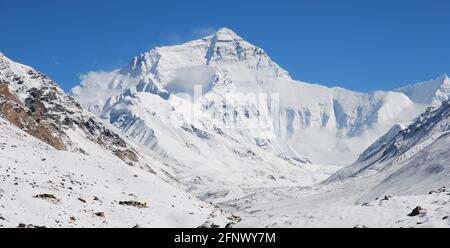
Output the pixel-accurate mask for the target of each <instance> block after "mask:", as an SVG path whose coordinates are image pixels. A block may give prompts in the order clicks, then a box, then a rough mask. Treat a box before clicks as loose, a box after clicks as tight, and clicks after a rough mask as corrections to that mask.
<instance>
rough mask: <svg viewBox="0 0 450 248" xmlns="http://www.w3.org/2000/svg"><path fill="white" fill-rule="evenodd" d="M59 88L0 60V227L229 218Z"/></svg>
mask: <svg viewBox="0 0 450 248" xmlns="http://www.w3.org/2000/svg"><path fill="white" fill-rule="evenodd" d="M162 167H164V165H163V164H162V163H161V162H159V161H157V160H154V159H153V158H152V157H149V156H145V154H144V153H142V152H140V151H139V147H135V146H134V145H133V144H132V142H129V141H127V140H126V139H125V138H123V137H121V135H120V134H117V133H116V132H115V131H114V130H113V129H111V128H109V127H108V125H105V124H103V123H102V122H101V121H100V120H98V119H97V118H96V117H95V116H94V115H93V114H91V113H89V112H87V111H85V110H83V109H82V108H81V106H80V105H79V104H78V103H77V102H76V101H75V100H74V99H72V98H71V97H69V96H67V95H66V94H65V93H64V92H63V91H62V90H61V89H60V88H59V86H58V85H57V84H56V83H55V82H53V81H52V80H50V79H49V78H47V77H46V76H44V75H43V74H41V73H39V72H38V71H36V70H34V69H33V68H31V67H28V66H25V65H21V64H19V63H16V62H13V61H11V60H10V59H8V58H7V57H6V56H4V55H3V54H0V202H1V205H2V210H1V211H0V226H2V227H36V226H47V227H134V226H141V227H197V226H200V225H202V224H203V223H205V221H207V220H209V221H210V222H215V223H216V224H218V225H221V226H224V225H225V224H226V223H227V222H228V221H229V220H227V216H226V215H225V214H224V213H222V212H221V211H219V210H218V209H217V208H216V207H215V206H213V205H211V204H205V203H203V202H201V201H200V200H197V199H196V198H195V197H193V196H192V195H190V194H188V193H186V192H184V191H183V190H182V189H181V188H180V187H177V186H176V184H174V183H173V181H172V180H170V172H168V171H162V170H159V168H162Z"/></svg>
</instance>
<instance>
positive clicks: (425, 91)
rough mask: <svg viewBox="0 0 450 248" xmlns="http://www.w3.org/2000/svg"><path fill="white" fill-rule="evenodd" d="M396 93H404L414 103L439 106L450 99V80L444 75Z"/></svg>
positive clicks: (401, 89)
mask: <svg viewBox="0 0 450 248" xmlns="http://www.w3.org/2000/svg"><path fill="white" fill-rule="evenodd" d="M396 91H398V92H402V93H404V94H405V95H407V96H408V97H409V98H410V99H411V100H412V101H413V102H414V103H418V104H425V105H428V106H439V105H440V104H441V102H442V101H446V100H448V99H449V97H450V79H449V78H448V76H447V75H445V74H444V75H442V76H441V77H439V78H436V79H434V80H430V81H426V82H421V83H417V84H413V85H409V86H406V87H403V88H400V89H397V90H396Z"/></svg>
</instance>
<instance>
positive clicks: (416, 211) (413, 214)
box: [408, 206, 424, 217]
mask: <svg viewBox="0 0 450 248" xmlns="http://www.w3.org/2000/svg"><path fill="white" fill-rule="evenodd" d="M422 211H424V209H423V208H422V207H420V206H417V207H416V208H415V209H413V211H412V212H411V213H410V214H408V216H409V217H414V216H417V215H419V214H420V213H421V212H422Z"/></svg>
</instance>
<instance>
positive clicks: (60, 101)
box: [0, 54, 138, 162]
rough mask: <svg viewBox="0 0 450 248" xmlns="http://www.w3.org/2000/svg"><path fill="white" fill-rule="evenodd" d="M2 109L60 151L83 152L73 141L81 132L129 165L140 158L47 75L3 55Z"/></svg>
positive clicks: (0, 70) (0, 64)
mask: <svg viewBox="0 0 450 248" xmlns="http://www.w3.org/2000/svg"><path fill="white" fill-rule="evenodd" d="M0 107H1V114H2V116H3V117H4V118H5V119H7V120H9V121H10V122H11V123H13V124H14V125H16V126H17V127H19V128H20V129H22V130H24V131H26V132H28V133H29V134H31V135H33V136H34V137H36V138H39V139H41V140H43V141H44V142H46V143H48V144H49V145H51V146H53V147H54V148H56V149H58V150H72V151H82V152H86V151H83V149H81V148H80V147H78V146H77V145H76V144H74V142H73V141H72V140H71V137H70V134H69V133H70V132H71V131H76V130H77V131H79V132H80V133H82V135H83V136H85V137H86V138H88V139H89V140H91V141H94V142H96V143H97V144H100V145H101V146H102V147H104V148H106V149H108V150H110V151H111V152H113V153H114V154H121V158H122V159H124V160H126V161H127V162H137V161H138V156H137V155H136V154H135V153H134V151H132V149H131V148H130V147H128V146H127V144H126V142H125V141H124V140H123V139H122V138H121V137H120V136H119V135H118V134H116V133H114V132H113V131H111V130H110V129H108V128H106V127H105V126H104V124H102V123H101V122H100V121H98V120H97V119H96V117H95V116H94V115H92V114H90V113H89V112H87V111H85V110H83V109H82V108H81V106H80V104H78V103H77V102H76V101H75V100H74V99H73V98H72V97H70V96H67V95H66V94H65V93H64V92H63V91H62V90H61V89H60V88H59V86H58V85H57V84H56V83H55V82H54V81H52V80H50V79H49V78H47V77H46V76H45V75H43V74H41V73H40V72H38V71H36V70H34V69H33V68H31V67H28V66H25V65H21V64H18V63H15V62H13V61H11V60H10V59H8V58H7V57H5V56H4V55H3V54H0Z"/></svg>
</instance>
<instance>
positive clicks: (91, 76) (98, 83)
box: [71, 71, 138, 106]
mask: <svg viewBox="0 0 450 248" xmlns="http://www.w3.org/2000/svg"><path fill="white" fill-rule="evenodd" d="M80 81H81V83H80V85H79V86H77V87H75V88H73V89H72V90H71V94H72V95H74V96H76V98H77V100H78V101H79V102H80V103H81V104H82V105H85V106H88V105H95V104H100V103H101V101H102V99H107V98H109V97H111V96H114V95H117V94H120V93H121V91H122V90H123V89H125V88H127V87H130V86H132V85H135V84H137V83H138V80H137V79H133V78H130V77H128V76H126V75H122V74H120V73H118V72H116V71H114V72H104V71H91V72H88V73H86V74H83V75H81V76H80Z"/></svg>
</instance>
